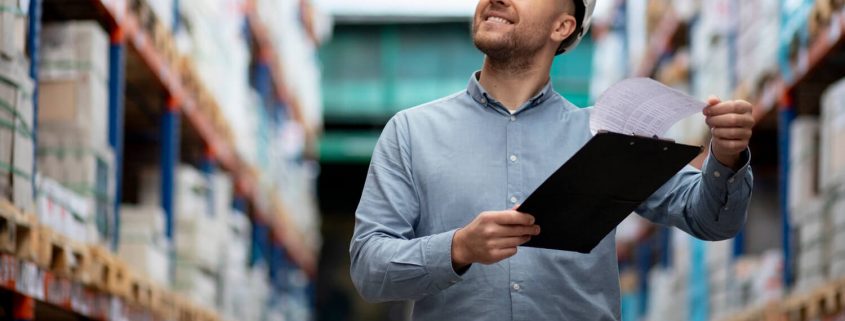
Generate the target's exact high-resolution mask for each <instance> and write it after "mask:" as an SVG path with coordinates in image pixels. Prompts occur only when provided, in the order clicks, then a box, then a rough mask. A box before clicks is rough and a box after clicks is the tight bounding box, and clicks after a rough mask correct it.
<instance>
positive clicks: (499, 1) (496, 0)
mask: <svg viewBox="0 0 845 321" xmlns="http://www.w3.org/2000/svg"><path fill="white" fill-rule="evenodd" d="M491 2H492V3H493V4H494V5H500V6H505V7H507V6H510V0H493V1H491Z"/></svg>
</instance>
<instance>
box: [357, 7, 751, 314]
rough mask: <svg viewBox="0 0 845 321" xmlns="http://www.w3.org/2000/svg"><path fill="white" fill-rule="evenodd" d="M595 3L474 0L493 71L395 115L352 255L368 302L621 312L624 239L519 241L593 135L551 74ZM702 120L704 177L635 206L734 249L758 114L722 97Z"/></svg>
mask: <svg viewBox="0 0 845 321" xmlns="http://www.w3.org/2000/svg"><path fill="white" fill-rule="evenodd" d="M594 1H595V0H574V2H573V0H480V1H479V2H478V6H477V9H476V12H475V17H474V22H473V40H474V42H475V45H476V47H478V49H479V50H481V51H482V52H484V53H485V54H486V58H485V60H484V64H483V67H482V69H481V71H480V72H479V73H476V74H475V75H473V76H472V77H471V79H470V82H469V86H468V88H467V89H466V91H462V92H460V93H458V94H455V95H452V96H449V97H446V98H443V99H440V100H437V101H434V102H431V103H428V104H425V105H423V106H419V107H416V108H412V109H409V110H405V111H403V112H400V113H398V114H397V115H396V116H395V117H393V118H392V119H391V120H390V122H388V124H387V125H386V127H385V129H384V132H383V133H382V135H381V138H380V139H379V142H378V144H377V146H376V149H375V151H374V153H373V157H372V163H371V165H370V170H369V174H368V176H367V182H366V184H365V186H364V192H363V195H362V196H361V201H360V204H359V206H358V210H357V213H356V225H355V233H354V236H353V239H352V245H351V249H350V254H351V259H352V268H351V274H352V279H353V281H354V283H355V286H356V287H357V289H358V291H359V292H360V293H361V295H362V296H363V297H364V298H365V299H367V300H368V301H372V302H383V301H398V300H410V301H414V310H413V316H414V319H415V320H437V321H445V320H619V319H620V311H619V304H620V303H619V299H620V294H619V291H620V290H619V283H618V267H617V261H616V248H615V242H614V238H615V234H614V233H610V234H609V235H608V236H607V237H605V238H604V240H602V241H601V243H600V244H599V245H598V246H597V247H596V248H595V249H593V251H592V252H591V253H589V254H580V253H575V252H565V251H555V250H546V249H537V248H529V247H519V245H521V244H524V243H525V242H527V241H528V240H529V239H530V238H531V236H534V235H538V234H539V233H540V227H539V226H536V225H534V218H533V217H532V216H531V215H530V214H531V213H520V212H519V211H518V204H519V203H520V202H522V201H523V200H524V199H525V198H526V197H527V196H528V195H529V194H530V193H531V192H532V191H533V190H534V189H536V188H537V187H538V186H539V185H540V184H541V183H542V182H543V181H544V180H545V179H546V178H547V177H548V176H549V175H551V174H552V173H553V172H554V171H555V170H556V169H557V168H558V167H559V166H560V165H561V164H562V163H563V162H565V161H566V160H567V159H569V158H570V157H571V156H572V155H573V154H574V153H575V152H576V151H577V150H578V149H579V148H581V147H582V146H583V145H584V144H586V142H587V141H588V140H589V139H590V138H591V134H590V130H589V109H579V108H576V107H575V106H573V105H572V104H571V103H569V102H568V101H566V100H565V99H564V98H562V97H561V96H560V95H558V94H557V93H556V92H554V91H553V90H552V89H551V84H550V83H549V70H550V67H551V64H552V60H553V59H554V57H555V55H556V54H559V53H561V52H564V51H566V50H568V49H571V48H572V47H574V46H575V45H576V44H577V43H578V41H579V39H580V38H581V37H582V36H583V35H584V34H585V33H586V30H587V28H588V27H589V20H590V14H591V12H592V9H593V6H594ZM704 114H705V116H707V120H706V121H707V124H708V125H709V126H710V127H711V128H712V133H713V139H712V141H711V153H710V155H709V157H708V159H707V160H706V161H705V164H704V166H703V171H701V172H699V171H698V170H696V169H694V168H692V167H686V168H685V169H683V170H682V171H681V172H679V173H678V174H677V175H676V176H674V177H673V178H672V179H671V180H670V181H669V182H668V183H667V184H666V185H665V186H663V187H662V188H661V189H660V190H659V191H658V192H656V193H655V194H654V195H652V196H651V197H650V198H649V199H648V200H647V201H646V202H644V203H643V204H642V205H641V206H640V207H639V208H638V210H637V213H639V214H640V215H642V216H643V217H646V218H648V219H650V220H651V221H654V222H657V223H660V224H665V225H672V226H676V227H678V228H680V229H682V230H684V231H686V232H688V233H690V234H692V235H694V236H696V237H699V238H702V239H706V240H723V239H727V238H730V237H733V236H734V235H735V234H736V233H737V231H739V229H740V228H741V226H742V225H743V224H744V222H745V216H746V207H747V204H748V200H749V198H750V194H751V185H752V175H751V170H750V169H749V166H748V164H749V159H750V156H749V155H750V154H749V151H748V150H747V146H748V140H749V139H750V137H751V128H752V126H753V125H754V120H753V118H752V117H751V105H750V104H748V103H747V102H743V101H732V102H720V101H719V100H718V99H716V98H712V99H710V101H709V106H708V107H707V108H706V109H705V110H704ZM620 161H624V160H620ZM562 201H565V200H562ZM561 215H566V213H561ZM702 304H705V303H702Z"/></svg>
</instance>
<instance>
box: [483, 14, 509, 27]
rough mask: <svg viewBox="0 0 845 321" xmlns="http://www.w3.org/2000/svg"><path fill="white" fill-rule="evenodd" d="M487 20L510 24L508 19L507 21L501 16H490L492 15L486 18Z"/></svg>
mask: <svg viewBox="0 0 845 321" xmlns="http://www.w3.org/2000/svg"><path fill="white" fill-rule="evenodd" d="M487 21H489V22H498V23H504V24H508V25H509V24H511V22H510V21H507V20H505V19H502V18H499V17H492V16H491V17H489V18H487Z"/></svg>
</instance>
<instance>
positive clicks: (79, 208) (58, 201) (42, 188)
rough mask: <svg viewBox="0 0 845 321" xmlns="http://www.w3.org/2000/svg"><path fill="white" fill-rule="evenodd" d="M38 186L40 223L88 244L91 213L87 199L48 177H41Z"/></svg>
mask: <svg viewBox="0 0 845 321" xmlns="http://www.w3.org/2000/svg"><path fill="white" fill-rule="evenodd" d="M36 184H37V186H38V191H39V193H38V210H37V211H38V218H39V222H41V224H44V225H47V226H49V227H50V228H52V229H53V230H56V231H57V232H59V233H61V234H62V235H65V236H67V237H68V238H69V239H71V240H73V241H76V242H79V243H83V244H84V243H88V242H89V240H90V238H89V236H88V230H87V229H86V227H85V225H86V223H87V221H88V220H89V219H90V217H91V211H90V209H89V208H88V206H89V204H88V203H87V202H86V200H85V198H83V197H82V196H80V195H79V194H77V193H75V192H73V191H71V190H70V189H67V188H65V187H64V186H62V185H61V184H59V182H57V181H55V180H52V179H50V178H48V177H44V176H40V177H39V178H38V180H37V183H36Z"/></svg>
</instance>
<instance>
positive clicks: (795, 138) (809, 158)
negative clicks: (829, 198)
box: [787, 116, 819, 212]
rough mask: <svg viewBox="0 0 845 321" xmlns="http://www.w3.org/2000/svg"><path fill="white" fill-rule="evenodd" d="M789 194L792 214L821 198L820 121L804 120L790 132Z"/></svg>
mask: <svg viewBox="0 0 845 321" xmlns="http://www.w3.org/2000/svg"><path fill="white" fill-rule="evenodd" d="M789 146H791V148H790V150H789V152H790V154H789V168H790V172H789V194H788V200H787V203H788V204H789V209H790V211H793V212H794V211H796V210H798V209H800V208H801V207H802V206H803V205H805V204H807V203H808V202H811V201H813V200H815V199H816V198H818V197H819V189H818V186H819V183H818V178H819V121H818V118H816V117H811V116H801V117H799V118H797V119H795V121H793V123H792V128H790V142H789Z"/></svg>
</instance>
